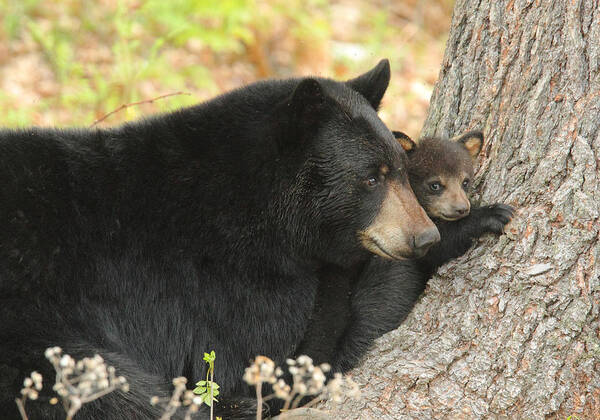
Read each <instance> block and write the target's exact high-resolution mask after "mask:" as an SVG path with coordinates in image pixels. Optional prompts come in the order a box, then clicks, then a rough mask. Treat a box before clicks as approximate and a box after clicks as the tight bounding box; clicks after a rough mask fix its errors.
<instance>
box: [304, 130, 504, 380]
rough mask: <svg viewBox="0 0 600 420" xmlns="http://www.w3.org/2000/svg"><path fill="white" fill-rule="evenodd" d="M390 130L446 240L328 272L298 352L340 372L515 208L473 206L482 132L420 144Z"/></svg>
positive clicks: (416, 188) (419, 195)
mask: <svg viewBox="0 0 600 420" xmlns="http://www.w3.org/2000/svg"><path fill="white" fill-rule="evenodd" d="M393 134H394V136H395V137H396V139H397V140H398V142H399V143H400V144H401V146H402V147H403V148H404V150H405V151H406V152H407V155H408V165H407V166H408V175H409V180H410V185H411V187H412V189H413V191H414V193H415V195H416V197H417V200H418V201H419V203H420V204H421V206H422V207H423V208H424V209H425V211H426V212H427V214H428V216H429V217H430V218H431V219H432V220H433V222H434V223H435V225H436V227H437V228H438V231H439V233H440V236H441V241H440V242H438V243H436V244H434V245H433V246H432V247H431V248H430V250H429V251H428V252H427V254H426V255H425V256H423V257H421V258H418V259H411V260H390V259H383V258H380V257H378V256H374V257H372V258H371V261H370V262H369V263H368V264H367V265H366V266H365V267H364V268H363V269H362V271H361V273H360V275H359V279H358V281H356V282H355V283H353V280H352V279H353V277H352V276H351V275H348V274H347V273H338V275H337V276H333V275H331V274H330V277H329V278H328V281H327V282H321V284H320V286H319V292H318V294H317V296H318V299H317V302H316V305H315V310H314V312H313V315H312V324H311V329H310V332H309V333H308V334H306V337H308V338H310V342H305V343H303V346H302V347H301V348H300V350H301V351H303V352H305V353H306V354H308V355H310V356H312V357H313V358H315V359H317V361H319V362H322V361H331V360H333V361H334V363H333V366H334V368H336V369H340V370H342V371H346V370H349V369H351V368H352V367H353V366H355V365H356V364H357V363H358V362H359V361H360V357H361V356H362V355H363V354H364V353H365V352H366V351H367V350H368V347H369V346H370V345H371V344H372V343H373V341H374V340H375V339H376V338H378V337H379V336H381V335H382V334H384V333H386V332H388V331H390V330H393V329H395V328H397V327H398V326H399V325H400V324H401V323H402V321H403V320H404V319H405V318H406V316H407V315H408V313H409V312H410V311H411V309H412V307H413V306H414V304H415V303H416V301H417V299H418V298H419V296H420V295H421V294H422V292H423V291H424V289H425V286H426V284H427V281H428V280H429V278H430V277H431V276H432V274H433V273H434V272H435V271H436V270H437V268H438V267H440V266H441V265H442V264H444V263H446V262H447V261H449V260H451V259H453V258H456V257H459V256H460V255H463V254H464V253H465V252H466V251H467V250H468V249H469V248H470V247H471V245H472V243H473V240H474V239H476V238H478V237H480V236H481V235H483V234H485V233H496V234H500V233H502V230H503V228H504V226H505V225H506V224H507V223H508V222H509V221H510V220H511V218H512V216H513V208H512V207H510V206H508V205H505V204H493V205H489V206H483V207H476V206H472V205H471V203H470V202H469V189H470V187H471V180H472V178H473V165H474V163H475V161H476V158H477V156H478V154H479V152H480V150H481V147H482V144H483V134H482V133H481V132H478V131H471V132H467V133H464V134H462V135H460V136H457V137H455V138H453V139H451V140H446V139H442V138H424V139H422V140H420V141H419V142H418V143H415V142H414V141H413V140H412V139H411V138H410V137H408V136H407V135H406V134H404V133H402V132H399V131H394V132H393ZM341 290H343V291H347V293H345V294H343V293H342V294H341V293H340V291H341ZM390 308H394V309H393V310H391V309H390ZM332 343H334V344H335V345H332ZM332 348H336V351H335V352H331V349H332ZM328 351H329V353H328ZM336 361H337V362H336Z"/></svg>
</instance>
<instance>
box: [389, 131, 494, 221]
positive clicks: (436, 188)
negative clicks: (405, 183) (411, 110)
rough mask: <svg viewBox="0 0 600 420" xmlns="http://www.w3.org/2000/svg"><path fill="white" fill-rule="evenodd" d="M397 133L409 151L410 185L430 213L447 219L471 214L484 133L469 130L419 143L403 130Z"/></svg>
mask: <svg viewBox="0 0 600 420" xmlns="http://www.w3.org/2000/svg"><path fill="white" fill-rule="evenodd" d="M393 134H394V137H396V139H397V140H398V142H399V143H400V144H401V145H402V147H403V148H404V150H405V151H406V152H407V154H408V162H409V163H408V172H409V178H410V184H411V186H412V189H413V191H414V192H415V195H416V196H417V199H418V200H419V203H420V204H421V206H423V208H424V209H425V211H426V212H427V214H428V215H429V216H430V217H432V218H435V219H441V220H446V221H454V220H459V219H462V218H463V217H465V216H467V215H468V214H469V212H470V209H471V203H470V202H469V197H468V192H469V188H470V187H471V180H472V178H473V164H474V162H475V160H476V159H477V156H478V155H479V152H480V151H481V146H482V144H483V134H482V133H481V132H480V131H469V132H467V133H464V134H461V135H459V136H456V137H454V138H452V139H450V140H446V139H441V138H431V137H428V138H423V139H421V140H419V142H418V143H415V142H414V141H413V140H412V139H411V138H410V137H409V136H407V135H406V134H404V133H402V132H400V131H394V132H393Z"/></svg>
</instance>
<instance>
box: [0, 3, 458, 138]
mask: <svg viewBox="0 0 600 420" xmlns="http://www.w3.org/2000/svg"><path fill="white" fill-rule="evenodd" d="M453 3H454V1H453V0H429V1H425V0H421V1H419V0H373V1H360V0H332V1H325V0H270V1H267V0H262V1H261V0H220V1H219V0H214V1H212V0H168V1H166V0H148V1H142V0H54V1H47V0H46V1H44V0H0V126H5V127H6V126H8V127H20V126H24V125H41V126H89V125H91V124H92V123H93V122H94V121H95V120H96V119H98V118H100V117H102V116H104V115H105V114H107V113H109V112H110V111H112V110H115V109H116V108H118V107H119V106H120V105H122V104H126V103H131V102H136V101H143V100H148V99H152V98H155V97H158V96H161V95H165V94H171V93H175V92H178V91H182V92H186V93H189V95H175V96H169V97H166V98H163V99H160V100H157V101H155V102H153V103H146V104H142V105H139V106H133V107H129V108H126V109H124V110H122V111H120V112H118V113H115V114H112V115H110V116H109V117H108V118H106V119H105V120H104V121H102V123H101V124H102V125H114V124H117V123H120V122H122V121H125V120H130V119H133V118H136V117H139V116H141V115H145V114H150V113H152V112H157V111H165V110H171V109H175V108H177V107H181V106H185V105H190V104H194V103H197V102H199V101H202V100H205V99H208V98H210V97H212V96H214V95H216V94H219V93H221V92H224V91H226V90H229V89H232V88H236V87H238V86H241V85H244V84H246V83H250V82H253V81H256V80H259V79H263V78H268V77H276V78H280V77H290V76H300V75H309V74H313V75H320V76H325V77H333V78H336V79H342V80H343V79H347V78H351V77H354V76H356V75H358V74H359V73H360V72H363V71H366V70H368V69H370V68H371V67H372V66H374V65H375V64H376V63H377V62H378V61H379V59H381V58H384V57H387V58H389V59H390V61H391V65H392V72H393V74H392V82H391V85H390V88H389V90H388V92H387V94H386V97H385V100H384V103H383V106H382V109H381V112H380V115H381V117H382V119H383V120H384V122H386V124H388V126H389V127H390V128H393V129H401V130H403V131H405V132H407V133H408V134H410V135H413V136H417V135H418V134H419V132H420V130H421V126H422V124H423V121H424V119H425V113H426V111H427V107H428V104H429V97H430V95H431V91H432V89H433V85H434V83H435V81H436V79H437V76H438V72H439V69H440V64H441V62H442V56H443V50H444V45H445V41H446V38H447V33H448V29H449V26H450V18H451V13H452V7H453Z"/></svg>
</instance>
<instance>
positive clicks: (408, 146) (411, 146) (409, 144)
mask: <svg viewBox="0 0 600 420" xmlns="http://www.w3.org/2000/svg"><path fill="white" fill-rule="evenodd" d="M392 134H393V135H394V137H396V140H398V143H400V146H402V148H403V149H404V151H405V152H406V153H408V152H412V151H413V150H415V148H416V147H417V144H416V143H415V142H414V141H413V139H411V138H410V137H408V135H406V134H404V133H403V132H402V131H392Z"/></svg>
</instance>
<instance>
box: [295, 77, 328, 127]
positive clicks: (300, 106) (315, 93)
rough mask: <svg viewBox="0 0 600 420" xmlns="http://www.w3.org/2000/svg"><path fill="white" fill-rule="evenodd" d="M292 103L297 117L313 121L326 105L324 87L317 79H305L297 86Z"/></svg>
mask: <svg viewBox="0 0 600 420" xmlns="http://www.w3.org/2000/svg"><path fill="white" fill-rule="evenodd" d="M290 103H291V107H292V112H293V113H294V114H295V115H294V116H295V117H298V118H303V119H306V118H308V120H312V119H313V118H315V117H317V116H318V114H319V111H320V110H321V108H322V105H323V104H324V103H325V92H324V91H323V86H321V83H319V81H318V80H316V79H311V78H308V79H303V80H302V81H301V82H300V83H299V84H298V86H296V89H295V90H294V93H293V94H292V99H291V102H290Z"/></svg>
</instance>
